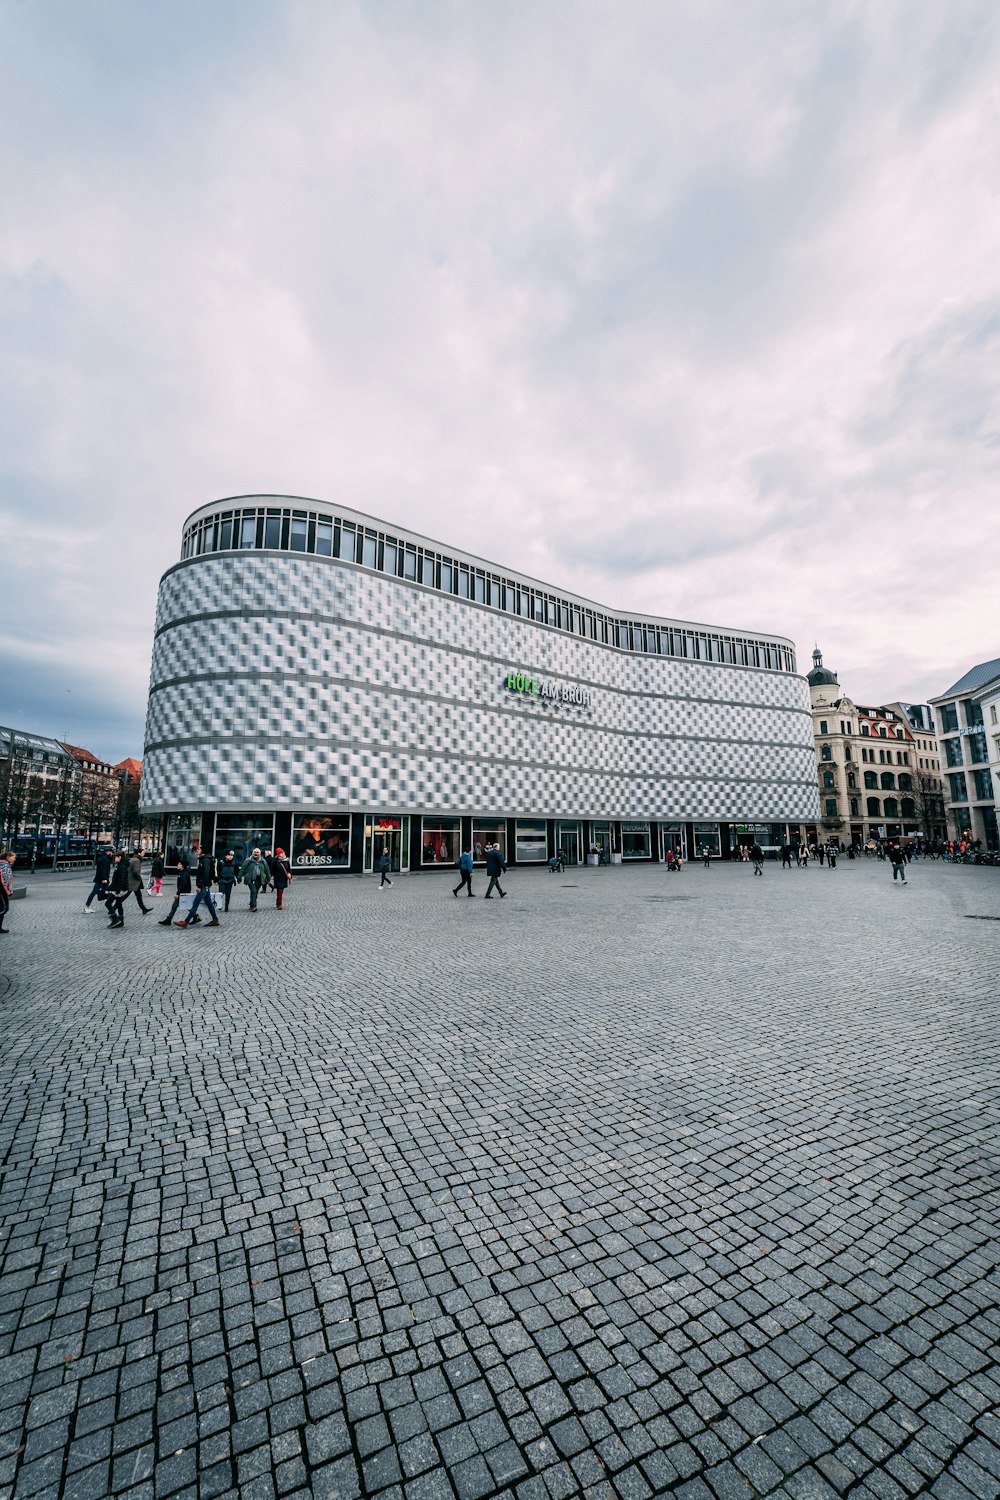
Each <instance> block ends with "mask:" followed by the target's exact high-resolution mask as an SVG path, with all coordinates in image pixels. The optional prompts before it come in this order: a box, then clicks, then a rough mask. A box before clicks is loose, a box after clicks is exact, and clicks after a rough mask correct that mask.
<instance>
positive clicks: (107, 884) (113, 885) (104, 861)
mask: <svg viewBox="0 0 1000 1500" xmlns="http://www.w3.org/2000/svg"><path fill="white" fill-rule="evenodd" d="M144 889H145V879H144V877H143V873H142V854H141V853H139V852H138V851H136V852H135V853H133V854H128V853H126V852H125V850H123V849H119V850H117V851H114V850H111V849H102V850H101V851H100V853H99V854H98V856H97V860H96V862H95V865H94V883H93V885H92V886H91V888H90V895H89V896H88V897H87V899H86V901H85V902H84V903H83V910H84V914H85V915H86V916H88V917H91V916H93V915H94V913H95V912H96V911H97V907H96V906H95V905H94V902H95V901H100V902H102V903H103V905H104V909H105V911H106V912H107V914H108V918H109V922H108V926H109V927H124V926H125V903H126V901H127V900H128V898H129V897H130V896H134V897H135V902H136V905H137V906H138V908H139V910H140V911H141V912H142V914H143V916H144V917H147V916H148V915H149V913H150V912H151V911H152V910H153V908H152V907H151V906H147V905H146V903H145V901H143V899H142V893H143V890H144Z"/></svg>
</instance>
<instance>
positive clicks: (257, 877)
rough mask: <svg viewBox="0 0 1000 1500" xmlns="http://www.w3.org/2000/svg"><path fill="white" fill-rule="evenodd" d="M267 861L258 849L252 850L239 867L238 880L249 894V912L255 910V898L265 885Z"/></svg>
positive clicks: (267, 871) (267, 873)
mask: <svg viewBox="0 0 1000 1500" xmlns="http://www.w3.org/2000/svg"><path fill="white" fill-rule="evenodd" d="M270 873H271V872H270V870H269V869H268V867H267V861H266V859H265V858H264V856H263V855H262V854H261V852H260V850H259V849H258V848H253V849H251V851H250V855H249V857H248V858H247V859H245V860H244V861H243V864H242V865H241V866H240V879H241V880H242V882H243V884H244V885H245V886H246V888H247V890H248V891H249V892H250V910H251V911H256V910H257V897H258V895H259V893H260V888H261V886H262V885H265V884H266V883H267V880H268V877H269V875H270Z"/></svg>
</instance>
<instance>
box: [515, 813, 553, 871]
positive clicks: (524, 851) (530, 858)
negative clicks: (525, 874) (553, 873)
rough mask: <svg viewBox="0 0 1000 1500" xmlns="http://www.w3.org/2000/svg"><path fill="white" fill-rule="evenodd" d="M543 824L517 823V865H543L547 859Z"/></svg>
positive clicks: (519, 821)
mask: <svg viewBox="0 0 1000 1500" xmlns="http://www.w3.org/2000/svg"><path fill="white" fill-rule="evenodd" d="M548 857H549V855H548V846H547V843H546V835H545V824H544V823H525V822H522V821H521V820H520V819H518V823H517V862H518V864H519V865H531V864H535V865H543V864H544V863H545V861H546V860H547V859H548Z"/></svg>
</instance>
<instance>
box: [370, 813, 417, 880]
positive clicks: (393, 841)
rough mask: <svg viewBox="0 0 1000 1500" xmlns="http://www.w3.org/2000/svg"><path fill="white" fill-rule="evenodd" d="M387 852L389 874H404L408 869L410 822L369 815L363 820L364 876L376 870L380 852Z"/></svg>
mask: <svg viewBox="0 0 1000 1500" xmlns="http://www.w3.org/2000/svg"><path fill="white" fill-rule="evenodd" d="M384 849H385V850H388V852H389V859H390V861H391V865H390V874H393V875H397V874H398V873H399V872H400V871H401V870H402V871H403V873H404V874H405V873H406V871H407V870H408V869H409V868H410V820H409V818H407V817H397V816H393V815H389V814H381V813H369V814H368V816H367V818H366V819H365V874H366V875H371V874H372V873H373V871H375V870H377V869H378V862H379V860H380V859H381V858H382V851H383V850H384Z"/></svg>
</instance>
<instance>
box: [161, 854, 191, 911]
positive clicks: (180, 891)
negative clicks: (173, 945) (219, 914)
mask: <svg viewBox="0 0 1000 1500" xmlns="http://www.w3.org/2000/svg"><path fill="white" fill-rule="evenodd" d="M190 894H191V866H190V865H189V864H188V862H187V860H186V859H182V860H181V865H180V869H179V870H178V871H177V891H176V894H175V896H174V899H173V904H172V906H171V908H170V910H169V911H168V912H167V915H166V916H165V917H163V918H162V919H161V921H160V926H161V927H169V926H170V924H171V922H172V921H173V920H174V915H175V913H176V911H177V908H178V907H179V906H180V904H181V897H182V896H190ZM200 921H201V918H200V917H194V918H193V919H192V926H194V925H195V924H197V923H198V922H200Z"/></svg>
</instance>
